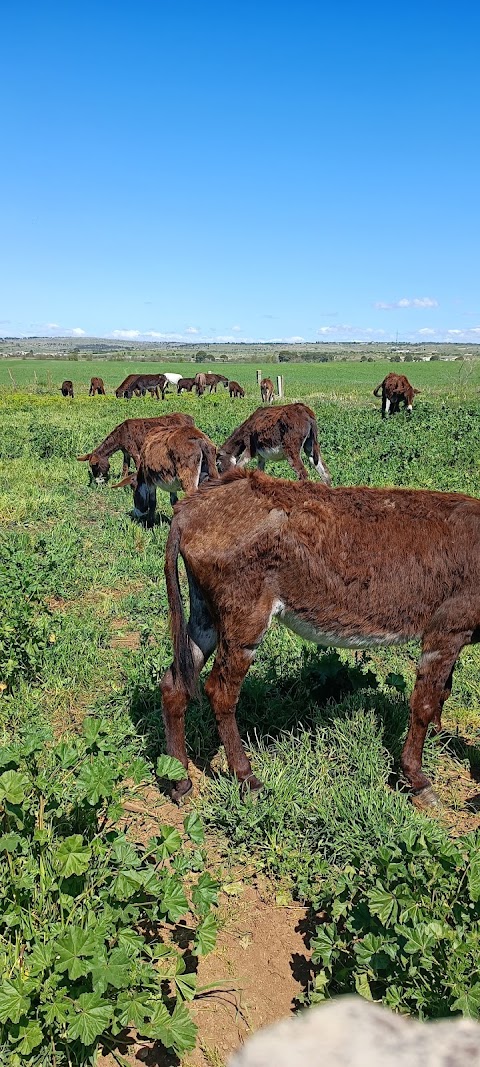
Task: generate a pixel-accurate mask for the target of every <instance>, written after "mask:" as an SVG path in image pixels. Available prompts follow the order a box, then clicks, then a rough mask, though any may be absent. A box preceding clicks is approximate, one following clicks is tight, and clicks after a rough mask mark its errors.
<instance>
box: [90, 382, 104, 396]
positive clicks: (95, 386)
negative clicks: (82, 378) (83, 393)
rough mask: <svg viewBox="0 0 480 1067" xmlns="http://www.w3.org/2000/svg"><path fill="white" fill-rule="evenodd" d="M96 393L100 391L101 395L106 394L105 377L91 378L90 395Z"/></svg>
mask: <svg viewBox="0 0 480 1067" xmlns="http://www.w3.org/2000/svg"><path fill="white" fill-rule="evenodd" d="M95 393H98V395H99V396H106V393H105V386H104V384H103V378H90V389H89V391H88V395H89V396H95Z"/></svg>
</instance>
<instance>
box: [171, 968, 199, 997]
mask: <svg viewBox="0 0 480 1067" xmlns="http://www.w3.org/2000/svg"><path fill="white" fill-rule="evenodd" d="M174 981H175V985H176V987H177V989H178V992H179V993H180V996H181V997H183V999H184V1000H193V998H194V996H195V993H196V991H197V976H196V974H176V975H175V979H174Z"/></svg>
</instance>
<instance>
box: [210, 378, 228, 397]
mask: <svg viewBox="0 0 480 1067" xmlns="http://www.w3.org/2000/svg"><path fill="white" fill-rule="evenodd" d="M205 379H206V382H207V389H208V388H210V392H211V393H216V391H217V385H220V382H221V383H222V385H223V387H224V388H225V389H228V378H226V377H225V375H224V374H206V375H205Z"/></svg>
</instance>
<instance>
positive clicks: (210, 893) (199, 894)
mask: <svg viewBox="0 0 480 1067" xmlns="http://www.w3.org/2000/svg"><path fill="white" fill-rule="evenodd" d="M218 890H219V885H218V882H216V881H215V880H214V879H213V878H212V877H211V876H210V875H209V873H208V871H204V873H203V874H201V875H200V878H199V879H198V882H197V884H196V885H195V886H194V887H193V889H192V900H193V903H194V904H195V907H196V909H197V911H198V913H199V915H205V913H206V912H207V911H209V909H210V905H211V904H216V903H217V900H218Z"/></svg>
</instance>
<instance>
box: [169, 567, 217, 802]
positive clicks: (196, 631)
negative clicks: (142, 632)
mask: <svg viewBox="0 0 480 1067" xmlns="http://www.w3.org/2000/svg"><path fill="white" fill-rule="evenodd" d="M188 584H189V589H190V619H189V622H188V627H187V633H188V639H189V643H190V650H191V653H192V657H193V662H194V667H195V684H196V683H197V681H198V676H199V674H200V671H201V669H202V667H203V665H204V663H206V661H207V660H208V658H209V656H211V654H212V652H213V651H214V649H215V647H216V644H217V632H216V630H215V627H214V625H213V622H212V618H211V615H210V612H209V610H208V607H207V604H206V603H205V600H204V599H203V596H202V593H201V591H200V589H199V588H198V586H197V584H196V582H195V581H194V579H193V578H192V576H191V575H190V574H188ZM160 688H161V691H162V712H163V721H164V725H165V737H166V747H167V753H168V755H169V756H174V757H175V759H178V760H179V761H180V763H183V766H184V767H185V770H187V768H188V756H187V749H186V743H185V712H186V710H187V705H188V701H189V694H188V691H187V689H186V686H185V685H184V683H183V681H182V679H181V677H180V675H179V672H178V671H177V669H176V664H175V662H174V663H172V666H171V667H169V669H168V671H167V672H166V674H165V675H164V676H163V678H162V681H161V683H160ZM191 788H192V782H191V779H190V778H188V777H186V778H182V780H181V781H179V782H177V783H176V785H175V788H174V789H172V799H173V800H175V801H177V802H178V801H179V800H180V799H181V797H183V796H185V795H186V793H189V792H190V790H191Z"/></svg>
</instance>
